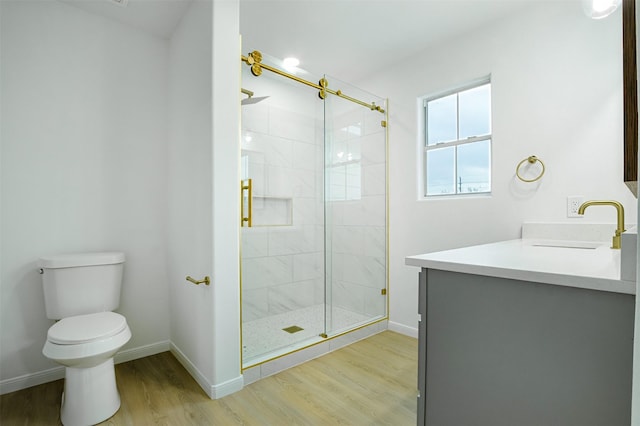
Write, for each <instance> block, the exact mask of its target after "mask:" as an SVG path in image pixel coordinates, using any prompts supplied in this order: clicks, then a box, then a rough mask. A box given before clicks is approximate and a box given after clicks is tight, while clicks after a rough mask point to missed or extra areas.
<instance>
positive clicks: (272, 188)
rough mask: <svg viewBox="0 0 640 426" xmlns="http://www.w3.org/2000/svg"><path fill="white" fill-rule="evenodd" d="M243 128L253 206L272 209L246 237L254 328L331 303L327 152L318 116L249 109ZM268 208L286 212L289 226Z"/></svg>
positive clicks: (249, 315) (245, 271)
mask: <svg viewBox="0 0 640 426" xmlns="http://www.w3.org/2000/svg"><path fill="white" fill-rule="evenodd" d="M242 120H243V125H242V128H243V142H242V151H243V161H244V168H246V172H247V174H248V177H251V178H252V179H253V185H254V205H255V206H257V207H260V206H264V207H265V208H264V209H263V210H260V209H256V208H254V222H256V223H262V224H263V225H265V226H254V227H252V228H250V229H249V228H245V229H244V230H243V231H242V259H243V260H242V262H243V264H242V286H243V321H245V322H248V321H252V320H257V319H260V318H264V317H269V316H272V315H276V314H280V313H283V312H286V311H290V310H295V309H300V308H305V307H309V306H312V305H315V304H318V303H322V302H323V300H324V279H323V277H324V229H323V226H324V216H323V215H324V206H323V203H322V193H323V164H324V152H323V137H322V126H323V123H322V121H321V120H319V119H318V118H317V114H316V113H315V112H314V111H304V110H300V109H298V110H292V109H291V108H289V109H287V108H286V107H283V106H279V105H274V104H273V103H269V101H268V100H267V101H263V102H262V103H259V104H254V105H249V106H245V107H243V111H242ZM318 129H319V130H318ZM265 201H270V202H271V203H272V205H280V210H283V209H284V210H286V211H287V214H288V217H287V218H285V219H284V222H286V223H282V222H283V219H282V217H281V211H280V212H274V211H273V209H272V211H271V213H270V212H269V208H266V206H267V204H266V203H265V204H261V203H264V202H265ZM259 214H264V215H265V217H263V218H262V219H260V218H259V217H257V216H258V215H259ZM275 215H280V220H276V219H275ZM272 216H273V217H272Z"/></svg>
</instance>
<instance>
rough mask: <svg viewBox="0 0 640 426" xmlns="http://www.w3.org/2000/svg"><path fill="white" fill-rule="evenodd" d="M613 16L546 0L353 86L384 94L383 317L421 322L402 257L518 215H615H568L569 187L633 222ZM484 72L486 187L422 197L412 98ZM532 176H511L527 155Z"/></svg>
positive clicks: (410, 327)
mask: <svg viewBox="0 0 640 426" xmlns="http://www.w3.org/2000/svg"><path fill="white" fill-rule="evenodd" d="M621 37H622V30H621V16H620V11H617V12H616V13H615V14H614V15H613V16H611V17H609V18H608V19H604V20H600V21H594V20H590V19H588V18H586V17H585V15H584V14H583V12H582V8H581V6H580V4H579V3H578V2H573V1H566V2H544V3H541V4H540V5H536V6H533V7H532V8H530V9H526V10H525V11H523V12H521V13H519V14H518V15H515V16H510V17H509V18H508V19H506V20H502V21H498V22H495V23H494V25H492V26H490V27H487V28H484V29H481V30H478V31H475V32H473V33H469V34H466V35H464V36H460V37H458V38H455V39H452V40H449V41H447V42H443V43H440V44H438V45H436V46H431V47H429V48H427V49H425V50H424V51H422V52H421V53H419V54H416V55H414V56H412V57H411V58H407V60H406V61H403V62H401V63H398V64H397V65H395V66H393V67H391V68H389V69H386V70H382V71H381V72H380V73H379V74H378V75H376V76H375V77H374V78H372V79H370V80H367V81H366V82H361V84H360V85H361V86H362V87H365V88H368V89H369V90H370V91H372V92H374V93H379V94H384V95H386V96H388V97H389V99H390V100H391V102H390V113H391V117H390V127H389V132H390V142H389V143H390V156H389V157H390V158H389V161H390V185H391V188H390V205H391V207H390V209H391V211H390V217H391V223H390V235H391V241H390V268H391V270H390V271H391V276H390V282H391V283H390V286H391V288H390V304H391V307H390V314H391V318H390V328H395V329H397V330H399V331H403V332H406V333H408V334H415V333H417V330H416V329H417V318H416V313H417V272H418V271H417V270H416V269H415V268H410V267H407V266H404V257H405V256H407V255H412V254H419V253H426V252H432V251H437V250H443V249H448V248H454V247H461V246H467V245H473V244H479V243H488V242H492V241H498V240H504V239H513V238H518V237H519V236H520V226H521V224H522V222H524V221H553V222H564V221H583V222H588V221H592V222H606V223H614V222H615V213H614V211H613V210H612V209H607V208H600V209H592V211H589V212H588V214H587V217H586V218H583V219H567V217H566V197H567V196H568V195H582V196H584V197H585V200H588V199H616V200H619V201H620V202H622V203H623V204H624V206H625V208H626V212H627V216H626V217H627V222H629V223H633V222H635V220H636V219H635V218H636V215H637V201H636V199H635V198H633V196H632V194H631V193H630V192H629V190H628V189H627V188H626V187H625V185H624V183H623V179H622V60H621V57H622V56H621V54H622V53H621V51H622V47H621V46H622V45H621ZM488 74H491V76H492V91H493V158H492V161H493V166H492V169H493V170H492V172H493V191H492V194H491V196H490V197H478V198H458V199H446V200H433V201H418V200H417V198H418V195H417V192H418V191H417V182H418V177H417V173H418V172H417V167H416V163H417V138H418V137H417V128H418V122H417V112H416V111H417V106H416V105H417V98H419V97H420V96H424V95H428V94H430V93H435V92H438V91H441V90H443V89H447V88H451V87H455V86H456V85H459V84H462V83H465V82H467V81H470V80H473V79H477V78H479V77H482V76H485V75H488ZM532 154H533V155H537V156H538V157H540V158H541V159H542V160H543V161H544V162H545V164H546V166H547V172H546V174H545V176H544V178H543V179H542V181H541V182H540V183H539V185H538V184H524V183H522V182H520V181H518V180H517V179H516V178H515V176H514V175H515V167H516V165H517V164H518V163H519V162H520V161H521V160H522V159H524V158H526V157H527V156H529V155H532Z"/></svg>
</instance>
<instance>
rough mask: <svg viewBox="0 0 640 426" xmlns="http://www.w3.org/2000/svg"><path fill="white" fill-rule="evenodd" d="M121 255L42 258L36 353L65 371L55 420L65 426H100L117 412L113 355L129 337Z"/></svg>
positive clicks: (93, 254)
mask: <svg viewBox="0 0 640 426" xmlns="http://www.w3.org/2000/svg"><path fill="white" fill-rule="evenodd" d="M124 260H125V257H124V254H123V253H118V252H104V253H80V254H66V255H58V256H49V257H42V258H40V259H39V261H38V267H39V268H40V273H41V274H42V285H43V289H44V300H45V307H46V314H47V318H50V319H53V320H57V322H56V323H55V324H53V325H52V326H51V328H49V331H48V332H47V341H46V343H45V344H44V347H43V348H42V353H43V354H44V356H46V357H47V358H49V359H52V360H54V361H56V362H57V363H59V364H62V365H64V366H65V382H64V391H63V394H62V405H61V409H60V418H61V420H62V424H64V425H65V426H86V425H94V424H97V423H100V422H102V421H104V420H106V419H108V418H109V417H111V416H113V415H114V414H115V413H116V411H118V409H119V408H120V395H119V393H118V389H117V387H116V377H115V370H114V366H113V357H114V355H115V354H116V353H117V352H118V351H119V350H120V348H122V346H124V345H125V343H127V342H128V341H129V339H130V338H131V330H130V329H129V326H128V325H127V320H126V318H125V317H124V316H122V315H120V314H118V313H115V312H112V311H113V310H114V309H117V308H118V306H119V304H120V288H121V285H122V269H123V266H124Z"/></svg>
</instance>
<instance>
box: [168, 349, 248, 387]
mask: <svg viewBox="0 0 640 426" xmlns="http://www.w3.org/2000/svg"><path fill="white" fill-rule="evenodd" d="M171 353H172V354H173V355H174V356H175V357H176V359H177V360H178V361H179V362H180V364H182V366H183V367H184V368H185V369H186V370H187V371H188V372H189V374H191V377H193V378H194V380H195V381H196V382H197V383H198V384H199V385H200V387H201V388H202V389H203V390H204V391H205V393H206V394H207V395H208V396H209V398H211V399H219V398H222V397H224V396H227V395H230V394H232V393H234V392H237V391H239V390H241V389H242V388H243V386H244V380H243V378H242V375H239V376H238V377H235V378H233V379H231V380H228V381H226V382H224V383H220V384H217V385H212V384H211V383H210V382H209V380H208V379H207V378H206V377H205V376H204V374H202V373H201V372H200V370H198V368H197V367H196V366H195V365H194V364H193V363H192V362H191V361H190V360H189V358H188V357H187V356H186V355H185V354H184V353H183V352H182V351H181V350H180V349H179V348H178V347H177V346H176V345H175V344H173V343H171Z"/></svg>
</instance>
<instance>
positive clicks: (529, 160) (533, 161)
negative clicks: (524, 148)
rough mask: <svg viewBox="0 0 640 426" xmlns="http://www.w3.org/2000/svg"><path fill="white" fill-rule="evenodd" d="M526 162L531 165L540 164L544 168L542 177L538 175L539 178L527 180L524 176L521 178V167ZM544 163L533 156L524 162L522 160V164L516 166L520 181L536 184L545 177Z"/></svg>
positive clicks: (541, 173)
mask: <svg viewBox="0 0 640 426" xmlns="http://www.w3.org/2000/svg"><path fill="white" fill-rule="evenodd" d="M525 161H528V162H529V163H531V164H534V163H535V162H536V161H537V162H538V163H540V165H541V166H542V171H541V172H540V175H538V177H535V178H533V179H525V178H523V177H522V176H520V167H521V166H522V164H524V162H525ZM544 170H545V169H544V163H543V162H542V160H540V159H539V158H538V157H536V156H535V155H531V156H529V157H527V158H525V159H524V160H522V161H521V162H519V163H518V165H517V166H516V176H518V179H520V180H521V181H523V182H529V183H530V182H535V181H537V180H539V179H540V178H541V177H542V175H544Z"/></svg>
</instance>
